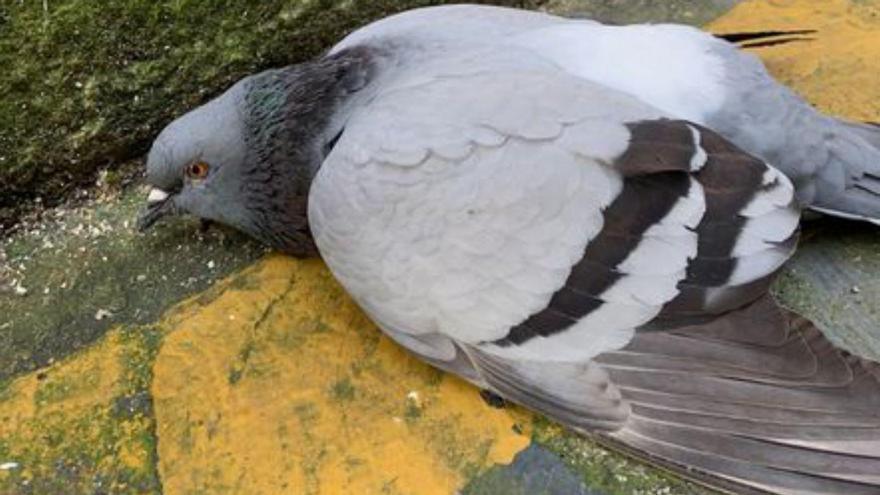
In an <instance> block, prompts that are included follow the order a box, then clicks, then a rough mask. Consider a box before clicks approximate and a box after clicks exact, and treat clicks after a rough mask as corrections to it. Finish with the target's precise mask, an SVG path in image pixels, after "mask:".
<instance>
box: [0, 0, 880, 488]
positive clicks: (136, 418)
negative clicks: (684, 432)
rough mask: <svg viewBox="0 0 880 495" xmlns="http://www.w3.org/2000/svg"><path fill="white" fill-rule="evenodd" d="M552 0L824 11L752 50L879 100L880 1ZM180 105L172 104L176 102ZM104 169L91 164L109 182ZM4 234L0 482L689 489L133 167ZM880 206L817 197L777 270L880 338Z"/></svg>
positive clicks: (572, 5) (635, 9)
mask: <svg viewBox="0 0 880 495" xmlns="http://www.w3.org/2000/svg"><path fill="white" fill-rule="evenodd" d="M733 3H734V2H727V1H708V2H703V1H701V2H694V1H692V2H685V1H677V2H659V1H655V2H652V1H649V0H596V1H587V0H583V1H564V0H559V1H557V2H551V3H550V4H549V8H551V9H553V10H554V11H558V12H565V13H568V14H573V15H587V16H594V17H598V18H602V19H605V20H609V21H613V22H624V21H627V20H636V21H643V20H652V21H661V20H675V21H679V22H691V23H704V22H707V21H709V20H710V19H714V18H715V17H716V16H718V15H721V14H723V15H722V17H721V18H719V19H716V20H714V21H713V22H712V23H710V24H709V25H708V26H707V29H709V30H712V31H714V32H737V31H763V30H779V29H814V30H816V33H815V34H814V35H811V36H810V39H809V40H805V41H803V42H797V43H790V44H785V45H777V46H772V47H765V48H759V49H755V50H753V51H754V53H755V54H756V55H758V56H760V57H762V59H764V61H765V62H766V63H767V65H768V67H769V68H770V70H771V71H772V72H773V73H774V75H775V76H776V77H778V78H779V79H780V80H781V81H783V82H784V83H786V84H788V85H789V86H791V87H792V88H794V89H795V90H796V91H798V92H800V93H801V94H802V95H804V96H805V97H806V98H807V99H808V100H810V101H811V102H812V103H814V104H815V105H817V106H818V107H820V108H822V109H823V110H824V111H826V112H829V113H832V114H835V115H840V116H847V117H850V118H853V119H859V120H880V76H878V74H880V66H878V65H880V1H876V0H858V1H856V0H823V1H822V2H815V1H811V0H790V1H785V2H778V1H752V2H746V3H743V4H741V5H739V6H737V7H735V8H733V10H729V9H730V8H731V7H732V4H733ZM183 110H184V109H181V111H183ZM98 189H100V187H98ZM95 196H97V198H98V199H96V200H92V201H90V202H87V203H84V204H81V205H79V206H77V207H75V208H73V207H71V208H60V209H56V210H52V211H50V212H48V213H47V214H46V215H44V216H43V218H41V219H38V220H29V221H27V222H25V223H24V225H25V227H24V228H23V229H22V230H21V231H19V232H17V233H15V234H13V235H11V236H9V237H7V238H5V239H0V315H2V316H0V493H2V494H40V495H42V494H56V493H57V494H70V493H75V494H81V493H82V494H98V493H101V494H110V493H114V494H115V493H120V494H122V493H125V494H128V493H151V494H152V493H165V494H169V495H176V494H189V493H218V494H233V493H247V494H281V493H285V494H287V493H297V494H298V493H310V494H311V493H321V494H324V493H389V494H451V493H465V494H505V495H506V494H529V495H531V494H542V493H543V494H553V495H555V494H560V495H562V494H577V495H598V494H607V495H612V494H621V495H623V494H626V495H629V494H691V493H707V491H706V490H704V489H702V488H699V487H697V486H695V485H692V484H689V483H687V482H684V481H681V480H679V479H676V478H674V477H671V476H669V475H667V474H665V473H663V472H659V471H657V470H654V469H653V468H651V467H649V466H646V465H643V464H640V463H637V462H633V461H630V460H628V459H627V458H625V457H622V456H620V455H618V454H616V453H613V452H609V451H607V450H604V449H602V448H601V447H598V446H597V445H595V444H593V443H591V442H590V441H589V440H586V439H583V438H581V437H578V436H576V435H573V434H570V433H567V432H565V431H564V430H563V429H562V428H560V427H559V426H557V425H555V424H553V423H551V422H549V421H547V420H545V419H543V418H540V417H536V416H534V415H532V414H531V413H529V412H527V411H524V410H522V409H520V408H516V407H506V408H503V409H496V408H493V407H490V406H489V405H487V404H486V403H485V402H484V401H483V400H482V399H481V398H480V396H479V394H478V392H477V391H476V390H474V389H473V388H472V387H470V386H469V385H467V384H465V383H463V382H461V381H460V380H457V379H455V378H454V377H451V376H448V375H444V374H442V373H440V372H437V371H435V370H433V369H432V368H430V367H428V366H426V365H424V364H422V363H420V362H418V361H417V360H415V359H414V358H412V357H410V356H409V355H407V354H406V353H404V352H403V351H401V350H400V349H399V348H397V347H396V346H395V345H393V344H392V343H391V342H389V341H388V340H387V339H385V338H384V337H382V336H381V335H380V334H379V332H378V331H377V330H376V329H375V327H374V326H373V325H372V324H371V323H370V322H369V321H368V320H367V319H366V318H365V317H364V315H363V314H362V313H361V312H360V311H359V310H358V309H357V308H356V307H355V306H354V304H352V303H351V301H350V300H349V299H348V297H347V296H346V295H345V293H344V292H343V291H342V289H341V288H340V287H339V286H338V285H337V284H336V283H335V282H334V280H333V279H332V277H331V276H330V274H329V272H327V270H326V269H325V268H324V266H323V265H322V264H321V263H320V262H319V261H317V260H314V261H297V260H293V259H290V258H286V257H282V256H278V255H274V254H267V253H266V252H265V250H264V249H263V248H261V247H260V246H258V245H256V244H254V243H253V242H250V241H248V240H247V239H245V238H244V237H243V236H241V235H239V234H237V233H235V232H231V231H228V230H225V229H221V228H216V227H215V228H210V229H208V230H206V231H202V230H200V228H199V225H198V224H197V223H195V222H192V221H187V220H184V219H181V220H178V221H174V222H171V223H169V224H166V225H162V226H161V227H160V228H159V229H157V230H155V231H154V232H152V233H150V234H148V235H140V234H136V233H134V232H133V231H132V229H131V225H132V224H133V220H134V216H135V212H136V209H137V207H138V206H139V204H140V202H141V201H142V200H143V198H144V196H145V191H144V190H143V189H142V188H140V187H130V188H128V189H126V190H124V191H121V192H120V191H115V190H108V191H106V192H101V193H100V194H96V195H95ZM878 246H880V229H877V228H874V227H871V226H866V225H862V224H856V223H850V222H841V221H832V220H819V221H816V222H809V223H807V224H806V225H805V228H804V239H803V242H802V245H801V249H800V250H799V252H798V254H797V255H796V258H795V260H794V261H793V263H791V264H790V266H789V268H788V269H787V270H786V273H785V274H784V275H783V277H782V278H781V280H780V281H779V283H778V284H777V285H776V287H775V290H776V292H777V294H778V295H779V296H780V298H781V299H782V300H783V301H784V302H785V303H786V304H787V305H788V306H790V307H793V308H795V309H797V310H799V311H801V312H803V313H804V314H806V315H807V316H809V317H811V318H813V319H814V320H816V321H817V322H818V323H820V325H821V326H822V327H823V328H824V329H826V330H827V331H828V332H829V334H830V335H831V336H832V338H834V339H836V340H837V341H838V342H839V343H841V344H842V345H844V346H847V347H848V348H850V349H852V350H854V351H856V352H858V353H861V354H865V355H868V356H870V357H874V358H878V357H880V329H878V322H880V277H878V276H877V274H878V273H880V252H878V251H880V250H878V249H877V247H878Z"/></svg>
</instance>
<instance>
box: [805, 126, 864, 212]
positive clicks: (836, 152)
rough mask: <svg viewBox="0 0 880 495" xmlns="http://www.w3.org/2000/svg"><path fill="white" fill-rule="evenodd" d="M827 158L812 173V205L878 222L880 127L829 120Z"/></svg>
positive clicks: (817, 208) (822, 209)
mask: <svg viewBox="0 0 880 495" xmlns="http://www.w3.org/2000/svg"><path fill="white" fill-rule="evenodd" d="M831 121H832V123H833V124H834V125H833V129H834V139H833V140H832V141H830V142H829V147H830V148H829V150H830V152H829V162H828V163H826V165H825V166H824V167H822V168H820V169H819V170H818V172H817V175H816V177H815V183H816V184H817V187H816V193H817V194H816V198H815V200H814V201H813V202H812V203H811V204H810V205H809V206H810V208H811V209H813V210H815V211H818V212H820V213H824V214H827V215H831V216H837V217H842V218H847V219H850V220H863V221H868V222H871V223H874V224H878V225H880V127H878V126H876V125H873V124H862V123H856V122H847V121H844V120H833V119H832V120H831Z"/></svg>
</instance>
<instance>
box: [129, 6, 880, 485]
mask: <svg viewBox="0 0 880 495" xmlns="http://www.w3.org/2000/svg"><path fill="white" fill-rule="evenodd" d="M877 135H878V134H877V133H875V130H874V129H873V128H871V127H870V126H867V125H861V124H856V123H847V122H843V121H839V120H835V119H832V118H830V117H825V116H822V115H820V114H819V113H817V112H816V111H815V110H813V109H812V108H810V107H809V106H808V105H807V104H806V103H804V102H803V101H802V100H800V99H799V98H797V97H796V96H795V95H794V94H793V93H791V92H790V91H788V90H787V89H785V88H783V87H782V86H780V85H778V84H776V83H775V82H774V81H773V80H772V79H771V78H770V77H769V76H768V75H767V73H766V72H765V70H764V69H763V67H762V66H761V65H760V63H759V62H758V61H757V60H756V59H754V58H752V57H751V56H749V55H745V54H743V53H741V52H740V51H739V50H738V49H737V48H736V47H735V46H734V45H732V44H730V43H729V42H727V41H725V40H721V39H718V38H715V37H713V36H711V35H709V34H706V33H703V32H701V31H699V30H697V29H693V28H689V27H683V26H675V25H639V26H617V27H612V26H605V25H602V24H599V23H596V22H592V21H583V20H566V19H563V18H559V17H554V16H551V15H548V14H543V13H536V12H527V11H520V10H513V9H505V8H498V7H478V6H446V7H430V8H424V9H419V10H414V11H409V12H406V13H402V14H398V15H395V16H392V17H388V18H386V19H383V20H380V21H377V22H375V23H373V24H370V25H367V26H366V27H363V28H361V29H360V30H357V31H355V32H353V33H351V34H350V35H348V36H347V37H346V38H345V39H343V40H342V41H341V42H340V43H339V44H337V45H336V46H335V47H333V48H332V49H331V50H330V51H329V52H327V53H326V54H324V55H323V56H321V57H319V58H317V59H315V60H313V61H310V62H306V63H303V64H300V65H294V66H290V67H285V68H281V69H275V70H269V71H266V72H262V73H259V74H255V75H252V76H249V77H247V78H245V79H243V80H241V81H239V82H238V83H236V84H235V85H233V86H232V87H231V88H230V89H228V90H227V91H226V92H225V93H223V94H222V95H220V96H219V97H217V98H216V99H214V100H212V101H210V102H208V103H207V104H205V105H203V106H201V107H199V108H197V109H195V110H193V111H191V112H190V113H187V114H185V115H183V116H182V117H180V118H179V119H177V120H176V121H174V122H172V123H171V124H169V126H168V127H167V128H165V129H164V130H163V131H162V132H161V133H160V134H159V136H158V137H157V139H156V141H155V142H154V144H153V146H152V148H151V150H150V153H149V155H148V158H147V172H146V180H147V182H148V183H149V184H150V185H151V186H152V188H153V189H152V191H151V192H150V194H149V196H148V198H147V207H146V209H145V211H144V213H143V214H142V216H141V217H140V219H139V222H138V223H139V227H140V228H142V229H145V228H148V227H150V226H151V225H152V224H154V223H155V222H156V221H157V220H159V219H160V218H161V217H164V216H167V215H173V214H183V213H187V214H191V215H195V216H197V217H200V218H203V219H208V220H211V221H215V222H219V223H223V224H227V225H230V226H232V227H234V228H237V229H240V230H241V231H244V232H246V233H248V234H249V235H251V236H253V237H255V238H257V239H259V240H261V241H263V242H265V243H266V244H268V245H270V246H272V247H274V248H276V249H278V250H280V251H282V252H285V253H288V254H291V255H293V256H314V255H319V256H321V257H322V258H323V259H324V261H325V262H326V264H327V266H328V267H329V268H330V270H331V271H332V273H333V274H334V276H335V277H336V279H337V280H338V281H339V282H340V283H341V285H342V286H343V287H344V288H345V289H346V290H347V292H348V293H349V294H350V295H351V296H352V298H353V299H354V300H355V301H356V302H357V303H358V305H359V306H360V307H361V308H362V309H363V310H364V311H365V313H366V314H367V315H368V316H369V317H370V318H371V319H372V321H374V322H375V323H376V325H377V326H378V327H379V328H380V329H381V330H382V331H383V332H384V333H385V334H386V335H387V336H388V337H390V338H391V339H392V340H394V341H395V342H397V343H398V344H399V345H401V346H403V347H404V348H406V349H408V350H409V351H410V352H412V353H414V354H415V355H417V356H419V357H420V358H421V359H423V360H425V361H426V362H428V363H430V364H432V365H434V366H436V367H438V368H440V369H442V370H445V371H448V372H450V373H453V374H456V375H458V376H460V377H462V378H464V379H466V380H468V381H470V382H472V383H473V384H474V385H476V386H477V387H479V388H481V389H484V390H486V391H488V392H489V393H491V394H494V395H497V396H500V397H502V398H503V399H504V400H507V401H510V402H513V403H517V404H520V405H522V406H525V407H527V408H529V409H532V410H534V411H537V412H539V413H541V414H543V415H546V416H547V417H549V418H552V419H554V420H556V421H558V422H560V423H562V424H564V425H567V426H568V427H570V428H572V429H573V430H575V431H577V432H580V433H583V434H585V435H588V436H590V437H591V438H595V439H597V440H598V441H600V442H602V443H604V444H607V445H609V446H611V447H612V448H615V449H618V450H622V451H624V452H627V453H629V454H632V455H634V456H637V457H639V458H642V459H644V460H646V461H648V462H650V463H654V464H657V465H660V466H662V467H664V468H667V469H670V470H673V471H675V472H678V473H679V474H681V475H683V476H685V477H688V478H690V479H693V480H696V481H698V482H700V483H704V484H707V485H709V486H712V487H714V488H717V489H721V490H725V491H729V492H735V493H778V494H791V495H794V494H797V495H803V494H829V493H848V494H878V493H880V365H878V363H875V362H872V361H870V360H868V359H864V358H860V357H858V356H855V355H853V354H850V353H848V352H845V351H844V350H842V349H840V348H838V347H836V346H835V345H834V344H832V343H831V342H830V341H829V340H828V339H827V338H825V337H824V336H823V334H822V332H821V331H820V330H819V329H818V328H817V327H816V326H814V325H813V324H812V323H811V322H809V321H808V320H806V319H804V318H803V317H801V316H799V315H797V314H795V313H793V312H791V311H788V310H786V309H783V308H782V307H780V306H779V305H778V304H777V303H776V302H775V300H774V299H773V298H772V296H771V295H770V294H769V293H768V287H769V285H770V284H771V283H772V281H773V280H774V277H775V276H776V274H777V273H778V272H779V270H780V268H781V267H782V266H783V264H784V263H785V262H786V260H787V259H789V257H790V256H791V255H792V253H793V252H794V250H795V247H796V244H797V240H798V235H799V220H800V210H801V207H802V206H803V205H804V204H806V205H810V207H812V208H815V209H819V210H821V211H828V212H832V213H837V214H841V215H843V216H852V217H859V218H866V219H872V218H873V219H876V218H878V217H880V200H878V196H877V193H878V192H880V190H878V189H877V185H876V182H875V181H876V180H877V177H880V174H878V172H877V167H878V166H880V159H877V158H880V157H878V156H877V154H878V152H880V151H878V149H877V148H876V147H875V144H880V140H878V139H877Z"/></svg>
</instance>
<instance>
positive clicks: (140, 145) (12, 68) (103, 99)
mask: <svg viewBox="0 0 880 495" xmlns="http://www.w3.org/2000/svg"><path fill="white" fill-rule="evenodd" d="M432 3H444V2H443V1H430V0H382V1H375V2H372V1H371V2H351V1H347V0H283V1H279V2H263V1H260V0H236V1H228V0H226V1H217V2H203V1H200V0H164V1H147V0H108V1H103V2H94V1H90V0H53V1H51V2H36V1H29V2H15V1H11V0H10V1H5V2H2V4H0V67H3V68H4V70H3V71H2V72H0V94H3V95H4V97H3V98H2V99H0V192H2V194H0V225H3V224H7V225H8V224H9V223H10V222H12V221H13V219H14V218H15V216H16V215H17V213H18V212H19V211H20V208H21V206H22V205H23V204H24V203H26V202H28V201H29V200H31V199H33V198H35V197H42V198H43V199H44V200H45V201H47V202H52V201H54V200H56V199H59V198H62V197H63V196H64V195H65V193H67V192H69V191H70V190H71V189H72V187H73V186H75V185H77V184H84V183H90V182H91V181H92V180H93V179H94V177H95V175H94V174H95V171H96V170H97V169H99V168H102V167H109V168H110V169H115V168H116V167H117V166H118V164H120V163H122V162H124V161H126V160H127V159H130V158H132V157H136V156H138V155H140V154H142V153H143V152H144V151H145V150H146V149H147V147H148V145H149V142H150V139H151V138H152V137H153V136H154V135H155V134H156V133H157V132H158V131H159V130H160V129H161V128H162V127H163V126H164V125H165V124H166V123H168V121H169V120H171V119H172V118H173V117H174V116H175V115H178V114H180V113H181V112H182V111H183V110H185V109H187V108H190V107H193V106H194V105H197V104H199V103H201V102H204V101H205V100H207V99H208V98H210V97H211V96H213V95H215V94H217V93H218V92H219V91H221V90H222V89H224V88H225V87H227V86H229V85H230V84H231V83H232V82H234V81H235V80H237V79H239V78H241V77H242V76H244V75H246V74H248V73H252V72H255V71H259V70H261V69H265V68H268V67H272V66H280V65H286V64H290V63H294V62H298V61H302V60H304V59H307V58H310V57H312V56H314V55H316V54H317V53H319V52H320V51H321V50H323V49H325V48H326V47H328V46H330V45H331V44H332V43H333V42H335V41H337V40H338V39H340V38H341V37H342V36H343V35H345V34H346V33H347V32H348V31H350V30H351V29H353V28H354V27H356V26H359V25H362V24H365V23H367V22H369V21H370V20H373V19H376V18H379V17H382V16H384V15H387V14H389V13H392V12H397V11H400V10H404V9H407V8H410V7H416V6H422V5H427V4H432ZM496 3H507V4H510V5H520V4H527V5H534V4H535V3H538V2H537V1H529V0H522V1H518V0H507V1H502V2H496ZM44 5H45V6H48V8H47V9H45V10H44Z"/></svg>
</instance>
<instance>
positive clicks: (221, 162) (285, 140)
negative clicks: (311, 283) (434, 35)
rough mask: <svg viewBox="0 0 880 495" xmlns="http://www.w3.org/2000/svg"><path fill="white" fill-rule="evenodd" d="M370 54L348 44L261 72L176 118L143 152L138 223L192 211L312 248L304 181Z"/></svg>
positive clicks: (361, 83)
mask: <svg viewBox="0 0 880 495" xmlns="http://www.w3.org/2000/svg"><path fill="white" fill-rule="evenodd" d="M371 59H372V56H371V54H370V53H369V52H368V51H367V50H364V49H357V50H346V51H342V52H339V53H337V54H333V55H329V56H326V57H323V58H321V59H318V60H316V61H313V62H308V63H305V64H300V65H294V66H290V67H286V68H283V69H275V70H270V71H266V72H262V73H259V74H256V75H254V76H250V77H247V78H245V79H243V80H241V81H239V82H238V83H236V84H235V85H233V86H232V87H231V88H229V89H228V90H227V91H226V92H225V93H223V94H222V95H220V96H219V97H217V98H216V99H214V100H212V101H210V102H208V103H206V104H205V105H202V106H201V107H198V108H196V109H195V110H192V111H191V112H189V113H187V114H185V115H183V116H182V117H180V118H178V119H177V120H175V121H173V122H172V123H171V124H169V125H168V126H167V127H166V128H165V129H163V130H162V132H161V133H160V134H159V136H158V137H157V138H156V140H155V142H154V143H153V146H152V148H151V149H150V152H149V155H148V157H147V171H146V181H147V183H148V184H149V185H150V186H151V187H152V189H151V191H150V194H149V196H148V197H147V207H146V209H145V210H144V211H143V213H142V214H141V216H140V218H139V219H138V228H139V229H140V230H145V229H147V228H150V227H151V226H152V225H153V224H154V223H156V222H157V221H158V220H159V219H160V218H162V217H164V216H168V215H176V214H191V215H195V216H197V217H200V218H202V219H206V220H211V221H216V222H219V223H222V224H226V225H229V226H231V227H234V228H236V229H239V230H241V231H243V232H245V233H247V234H249V235H251V236H253V237H255V238H257V239H259V240H261V241H263V242H265V243H267V244H269V245H271V246H272V247H274V248H276V249H279V250H281V251H283V252H286V253H289V254H293V255H299V256H305V255H310V254H314V253H315V252H316V250H315V247H314V244H313V242H312V239H311V235H310V233H309V229H308V219H307V217H306V207H307V202H308V191H309V186H310V184H311V181H312V179H313V178H314V176H315V174H316V173H317V171H318V169H319V168H320V166H321V163H322V162H323V160H324V158H325V157H326V155H327V153H329V151H330V150H331V149H332V146H333V144H334V143H335V142H336V139H338V137H339V136H340V135H341V133H342V130H343V127H344V122H345V118H346V115H347V110H348V109H350V108H351V107H352V105H351V103H352V101H353V100H354V96H355V95H356V94H358V93H359V92H360V91H361V90H362V89H363V88H364V87H366V86H367V83H368V80H369V76H370V72H371V70H370V68H371V66H372V63H371Z"/></svg>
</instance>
